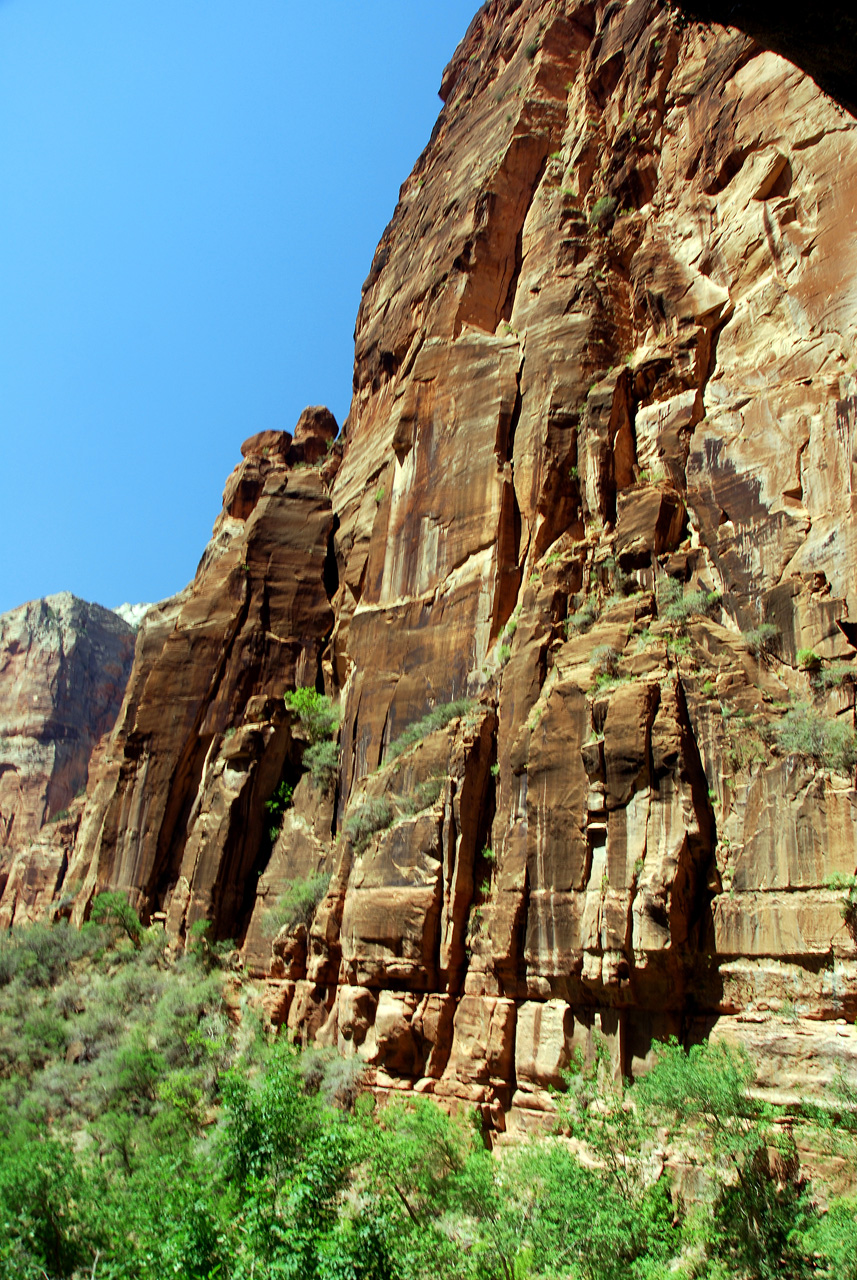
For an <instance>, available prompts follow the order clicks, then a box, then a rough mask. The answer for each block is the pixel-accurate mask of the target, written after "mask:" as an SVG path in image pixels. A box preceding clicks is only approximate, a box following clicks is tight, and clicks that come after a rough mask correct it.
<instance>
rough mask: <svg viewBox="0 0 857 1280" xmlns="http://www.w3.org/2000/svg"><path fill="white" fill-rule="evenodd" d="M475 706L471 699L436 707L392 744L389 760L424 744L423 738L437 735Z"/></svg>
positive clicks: (388, 754)
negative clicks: (420, 743) (433, 734)
mask: <svg viewBox="0 0 857 1280" xmlns="http://www.w3.org/2000/svg"><path fill="white" fill-rule="evenodd" d="M473 706H474V704H473V702H472V701H471V700H470V699H469V698H456V700H455V701H454V702H444V703H442V704H441V705H440V706H438V707H434V708H433V709H432V710H431V711H429V712H428V713H427V714H426V715H424V716H422V717H421V718H420V719H419V720H415V721H414V722H413V724H409V725H408V727H407V729H405V730H404V732H403V733H400V734H399V736H398V738H396V739H394V741H393V742H391V743H390V745H389V747H388V748H387V759H388V760H395V759H397V757H398V756H400V755H402V754H403V752H405V751H407V750H409V748H410V747H413V746H416V744H417V743H418V742H422V740H423V738H427V737H428V735H429V734H430V733H435V732H436V731H437V730H438V729H445V728H446V726H447V725H448V724H449V723H450V721H451V720H455V719H456V717H458V716H465V715H467V713H468V712H469V711H472V710H473Z"/></svg>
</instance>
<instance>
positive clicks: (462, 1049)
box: [66, 0, 857, 1132]
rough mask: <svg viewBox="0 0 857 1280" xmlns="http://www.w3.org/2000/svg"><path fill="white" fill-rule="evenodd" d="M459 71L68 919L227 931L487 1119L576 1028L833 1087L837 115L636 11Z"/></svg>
mask: <svg viewBox="0 0 857 1280" xmlns="http://www.w3.org/2000/svg"><path fill="white" fill-rule="evenodd" d="M441 96H442V98H443V100H444V107H443V110H442V112H441V114H440V117H439V120H438V123H437V126H436V128H435V130H434V133H433V135H432V138H431V141H430V143H429V145H428V146H427V148H426V150H425V151H424V152H423V154H422V155H421V156H420V158H419V160H418V161H417V164H416V166H415V168H414V170H413V173H412V174H411V175H410V177H409V178H408V179H407V181H406V182H405V184H404V186H403V187H402V190H401V194H400V200H399V204H398V207H397V209H396V211H395V213H394V215H393V218H392V221H391V222H390V225H389V226H388V227H387V229H386V231H385V232H384V235H383V238H382V240H381V244H380V245H379V247H378V250H377V253H376V255H375V259H374V262H373V264H372V268H371V271H370V274H369V277H368V279H367V281H366V284H365V285H364V289H363V297H362V301H361V303H360V309H359V313H358V318H357V327H356V352H355V365H354V398H353V402H352V407H351V412H350V414H349V417H348V421H347V423H346V424H345V428H344V431H343V433H342V435H341V436H340V438H339V439H338V440H336V441H335V442H334V439H333V438H334V436H335V432H336V424H335V423H334V422H333V420H332V419H331V417H330V415H329V414H327V413H326V411H323V410H318V409H315V410H308V411H307V412H306V413H305V414H304V415H303V417H302V418H301V421H300V423H299V424H298V427H297V429H296V431H295V435H294V439H293V440H292V439H291V438H290V437H289V436H288V435H287V434H285V433H276V432H266V433H264V434H262V435H260V436H256V437H253V438H252V439H251V440H250V441H248V442H247V443H246V444H245V445H244V447H243V449H242V453H243V455H244V456H243V461H242V462H241V463H240V465H239V466H238V468H237V469H236V471H235V472H234V473H233V475H232V476H231V477H230V479H229V481H228V482H227V487H226V493H225V496H224V506H223V513H222V515H221V516H220V518H219V520H218V522H217V524H216V526H215V530H214V535H213V538H212V541H211V543H210V544H209V546H208V548H207V550H206V552H205V554H204V556H203V559H202V562H201V564H200V567H199V570H198V572H197V575H196V578H195V579H194V581H193V583H192V584H191V585H190V586H189V587H188V588H187V589H186V590H185V591H184V592H182V593H181V594H180V595H179V596H177V597H175V598H174V599H172V600H169V601H167V602H165V603H164V604H162V605H161V606H159V607H158V608H157V609H156V610H154V611H153V612H152V613H150V614H149V616H148V619H147V620H146V622H145V623H144V625H143V628H142V630H141V635H140V638H139V640H138V645H137V654H136V660H135V664H134V670H133V673H132V676H131V680H130V683H129V687H128V692H127V695H126V699H125V703H124V706H123V709H122V711H121V714H120V716H119V719H118V722H117V726H116V729H115V730H114V732H113V734H112V736H111V738H110V740H109V742H108V743H107V744H106V746H105V748H104V750H103V752H102V754H101V757H100V759H99V760H98V762H97V767H95V768H93V770H92V775H93V776H92V777H91V781H90V785H89V791H88V796H87V801H86V808H85V812H84V815H83V819H82V822H81V826H80V830H79V833H78V837H77V844H76V847H75V850H74V854H73V856H72V859H71V864H70V866H69V868H68V872H67V877H66V878H67V881H68V882H70V883H72V882H73V883H74V884H75V885H81V886H82V888H81V889H80V890H79V891H78V893H77V897H76V899H75V907H74V910H75V913H76V918H78V919H80V918H83V916H84V914H85V912H86V911H87V909H88V904H89V902H90V901H91V898H92V895H93V893H95V892H96V891H98V890H100V889H106V888H111V889H122V890H124V891H126V892H127V893H128V894H129V895H130V896H131V898H132V900H133V902H134V903H135V905H136V906H137V907H138V908H139V909H140V911H141V912H142V914H143V916H144V917H145V918H147V919H148V918H159V919H163V920H164V921H165V924H166V927H167V928H168V930H170V931H171V932H173V933H175V934H177V935H182V934H184V933H185V932H186V931H187V929H188V928H189V927H190V926H191V925H192V924H193V923H194V922H195V921H196V920H199V919H203V918H205V919H209V920H210V921H211V922H212V924H213V928H214V931H215V933H216V934H217V935H218V936H219V937H221V938H225V937H234V938H235V939H236V941H237V942H238V943H239V945H241V946H242V947H243V950H244V955H245V960H246V964H247V965H248V967H250V968H251V969H253V970H255V971H256V972H258V973H259V974H264V975H266V976H267V978H268V988H267V990H268V1006H269V1011H270V1013H271V1016H272V1017H273V1019H274V1020H275V1021H276V1022H278V1023H284V1024H286V1025H287V1026H288V1028H289V1029H290V1030H291V1031H292V1032H293V1033H294V1034H295V1035H296V1036H298V1037H299V1038H303V1039H310V1038H312V1039H315V1040H316V1041H317V1042H320V1043H322V1044H335V1045H337V1046H338V1047H339V1049H340V1050H341V1051H342V1052H343V1053H345V1054H358V1055H360V1057H361V1058H363V1059H364V1060H365V1062H366V1063H367V1064H368V1066H369V1068H370V1078H371V1079H372V1081H373V1083H374V1085H375V1087H376V1088H377V1089H378V1090H379V1091H380V1092H382V1093H383V1092H384V1091H386V1090H390V1091H395V1090H404V1091H408V1090H411V1091H416V1092H419V1093H427V1094H434V1095H436V1096H438V1097H440V1098H443V1099H453V1098H457V1099H465V1100H468V1101H471V1102H473V1103H475V1104H476V1105H478V1106H479V1107H480V1108H481V1109H482V1113H483V1116H484V1118H485V1120H486V1122H487V1123H488V1125H489V1126H491V1127H493V1128H494V1129H497V1130H504V1129H506V1130H508V1131H509V1132H516V1131H517V1132H521V1131H522V1130H523V1129H526V1128H527V1127H530V1126H532V1125H534V1124H537V1123H538V1122H539V1120H540V1117H541V1116H542V1115H543V1114H544V1112H545V1111H546V1110H549V1109H550V1107H551V1102H550V1097H549V1094H548V1091H547V1090H548V1086H550V1085H551V1084H554V1083H556V1082H557V1081H558V1080H559V1079H560V1073H561V1072H562V1070H563V1068H564V1067H565V1066H566V1065H567V1063H568V1061H569V1057H570V1055H571V1053H572V1052H573V1051H574V1049H575V1048H579V1049H581V1050H582V1051H583V1052H584V1053H585V1052H587V1051H588V1049H589V1048H590V1047H591V1044H592V1037H593V1034H594V1033H595V1032H599V1033H601V1034H603V1035H604V1036H605V1037H606V1038H607V1041H608V1043H609V1044H610V1046H611V1050H612V1052H613V1055H614V1060H615V1062H616V1064H617V1067H618V1068H621V1069H623V1070H626V1071H630V1072H633V1071H636V1070H639V1069H641V1068H643V1067H644V1066H645V1063H646V1061H647V1058H648V1056H649V1054H650V1052H651V1044H652V1040H653V1038H663V1037H665V1036H667V1035H669V1034H676V1035H678V1036H680V1037H682V1038H684V1039H685V1040H686V1041H688V1040H693V1039H697V1038H700V1037H702V1036H704V1035H707V1034H712V1035H714V1036H721V1037H727V1038H729V1039H731V1040H733V1041H741V1042H744V1043H747V1044H751V1045H752V1047H753V1049H754V1051H756V1052H757V1053H759V1054H760V1055H761V1057H762V1060H763V1061H764V1064H765V1067H764V1069H765V1078H764V1079H763V1081H762V1084H763V1085H764V1086H765V1087H766V1088H768V1089H770V1090H771V1091H775V1092H776V1095H777V1096H778V1097H779V1098H780V1099H783V1098H786V1097H788V1096H789V1095H790V1093H792V1092H793V1091H794V1089H795V1088H796V1087H797V1085H798V1084H800V1085H801V1086H802V1087H805V1086H806V1084H807V1082H809V1083H810V1084H813V1085H815V1086H817V1087H818V1088H822V1087H823V1086H824V1084H825V1083H826V1082H827V1081H829V1080H830V1078H831V1076H832V1075H833V1073H834V1071H835V1070H836V1067H837V1064H844V1065H845V1066H847V1067H848V1068H849V1070H853V1069H854V1068H855V1066H857V1036H855V1033H854V1028H853V1026H852V1025H851V1024H853V1021H854V1016H855V1012H857V953H855V944H854V936H853V916H854V914H855V913H854V912H850V913H849V911H848V910H847V908H846V907H845V906H844V903H843V897H844V893H845V891H844V890H843V889H842V888H841V887H839V888H835V887H830V884H831V880H832V878H834V877H836V876H839V877H840V878H841V879H840V885H841V884H842V883H847V879H848V877H852V876H853V875H854V873H855V870H857V865H855V858H856V857H857V854H855V848H857V844H855V836H857V792H855V790H854V786H853V783H854V779H853V769H854V752H853V750H852V749H851V746H850V744H851V742H852V737H851V735H852V733H853V722H854V701H855V699H854V690H855V685H854V672H855V670H857V666H855V645H857V572H855V570H857V522H855V517H854V497H853V486H854V477H855V467H857V453H855V449H857V362H856V361H857V346H855V339H856V338H857V220H855V214H854V210H855V205H857V127H855V121H854V119H853V118H852V117H851V116H849V115H847V114H846V113H845V112H844V111H843V109H842V107H841V106H839V105H837V104H835V103H834V102H832V101H831V100H830V99H828V98H827V97H825V96H824V95H823V94H822V93H821V92H820V90H819V89H818V88H817V86H816V85H815V84H814V83H813V82H812V81H811V80H810V79H809V78H808V77H807V76H806V75H805V74H804V73H803V72H801V71H799V70H797V69H796V68H795V67H794V66H793V65H791V64H790V63H788V62H786V61H785V60H784V59H783V58H782V57H780V56H778V55H777V54H776V53H773V52H771V51H767V50H763V49H761V48H760V47H759V46H757V45H756V44H754V43H753V41H752V40H751V39H750V38H749V37H748V36H746V35H744V34H741V33H738V32H736V31H734V30H729V29H726V28H723V27H717V26H701V25H697V24H695V23H693V22H688V21H687V20H686V19H684V18H679V17H677V16H675V15H674V14H673V13H672V12H671V10H670V9H669V8H668V7H666V6H665V5H663V4H661V3H657V2H656V0H628V2H627V3H623V2H621V0H611V3H585V4H580V3H571V2H568V3H566V2H563V0H491V2H490V3H489V4H487V5H486V6H484V8H483V9H481V10H480V12H479V13H478V14H477V16H476V18H475V19H474V20H473V22H472V24H471V26H470V28H469V30H468V32H467V34H466V36H465V38H464V40H463V41H462V43H461V44H460V46H459V48H458V49H457V50H456V53H455V56H454V57H453V60H452V62H451V63H450V65H449V66H448V67H447V69H446V71H445V73H444V76H443V81H442V87H441ZM303 686H314V687H315V688H316V689H317V690H318V691H319V692H321V691H322V690H323V691H324V692H325V694H326V695H327V696H328V697H329V698H330V699H332V701H333V702H334V703H335V704H337V705H338V706H340V708H341V723H340V727H339V731H338V732H339V739H338V741H339V755H338V767H337V769H336V774H335V778H334V780H333V781H332V782H331V783H330V784H329V785H327V787H326V789H325V774H324V772H323V770H318V769H313V770H310V769H308V767H307V762H308V761H309V760H310V759H311V758H312V757H310V756H309V755H308V754H307V753H308V752H309V751H310V744H311V741H312V736H313V735H312V733H311V732H310V730H309V729H308V727H307V725H306V724H305V723H304V722H303V721H301V719H300V718H299V716H298V715H297V714H296V712H295V711H294V710H290V709H289V706H288V704H287V703H286V702H285V701H284V695H285V694H286V693H288V692H289V691H291V690H294V689H296V688H299V687H303ZM448 704H455V705H454V706H449V705H448ZM790 708H791V710H790ZM430 712H433V713H434V714H433V715H432V716H431V718H430V719H427V720H425V723H424V724H423V725H422V726H421V727H420V728H419V729H417V728H415V726H417V724H418V722H420V721H421V720H423V718H424V717H427V716H428V715H429V713H430ZM819 725H821V729H818V726H819ZM807 727H809V728H813V727H814V731H816V736H815V738H813V740H812V742H811V743H809V745H807V743H808V736H807V734H806V733H804V730H806V729H807ZM409 729H410V730H411V732H410V733H409V735H408V737H407V738H406V739H405V740H404V749H401V748H402V746H403V742H401V741H400V742H398V744H397V740H398V739H400V738H401V735H402V734H403V733H404V732H405V731H406V730H409ZM784 729H785V730H788V731H789V732H784ZM802 734H803V736H801V735H802ZM825 735H826V736H825ZM810 736H811V735H810ZM819 743H820V745H819ZM396 744H397V745H396ZM837 744H838V745H837ZM843 744H844V745H843ZM316 745H317V744H316ZM795 747H797V749H793V748H795ZM328 749H329V750H332V748H328ZM328 877H329V879H328ZM310 885H312V886H316V887H317V889H318V895H321V901H320V902H319V904H318V907H317V909H316V910H315V913H314V914H313V913H312V906H311V905H310V907H309V908H308V909H307V910H306V911H303V912H302V913H295V912H292V913H291V914H289V912H288V911H284V909H283V900H284V899H287V900H288V899H291V900H294V899H295V898H296V896H299V895H297V890H298V889H300V890H301V891H303V892H304V897H306V892H307V886H310ZM278 904H279V914H278ZM843 912H844V914H843ZM299 914H300V915H301V918H300V919H298V918H297V916H298V915H299ZM278 927H279V929H278ZM277 929H278V932H275V936H274V937H273V939H272V937H271V933H272V932H274V931H276V930H277Z"/></svg>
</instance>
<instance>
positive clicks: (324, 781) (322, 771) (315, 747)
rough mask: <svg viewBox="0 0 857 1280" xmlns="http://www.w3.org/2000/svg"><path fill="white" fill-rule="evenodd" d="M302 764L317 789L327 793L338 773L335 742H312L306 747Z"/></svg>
mask: <svg viewBox="0 0 857 1280" xmlns="http://www.w3.org/2000/svg"><path fill="white" fill-rule="evenodd" d="M303 763H304V764H305V765H306V767H307V768H308V769H309V771H310V776H311V777H312V780H313V782H314V783H315V785H316V786H317V787H319V788H320V789H321V790H322V791H327V790H328V788H329V787H331V786H332V785H333V782H334V780H335V778H336V775H337V773H338V771H339V746H338V744H337V743H336V742H314V743H313V744H312V746H311V747H307V749H306V751H305V752H304V756H303Z"/></svg>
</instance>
